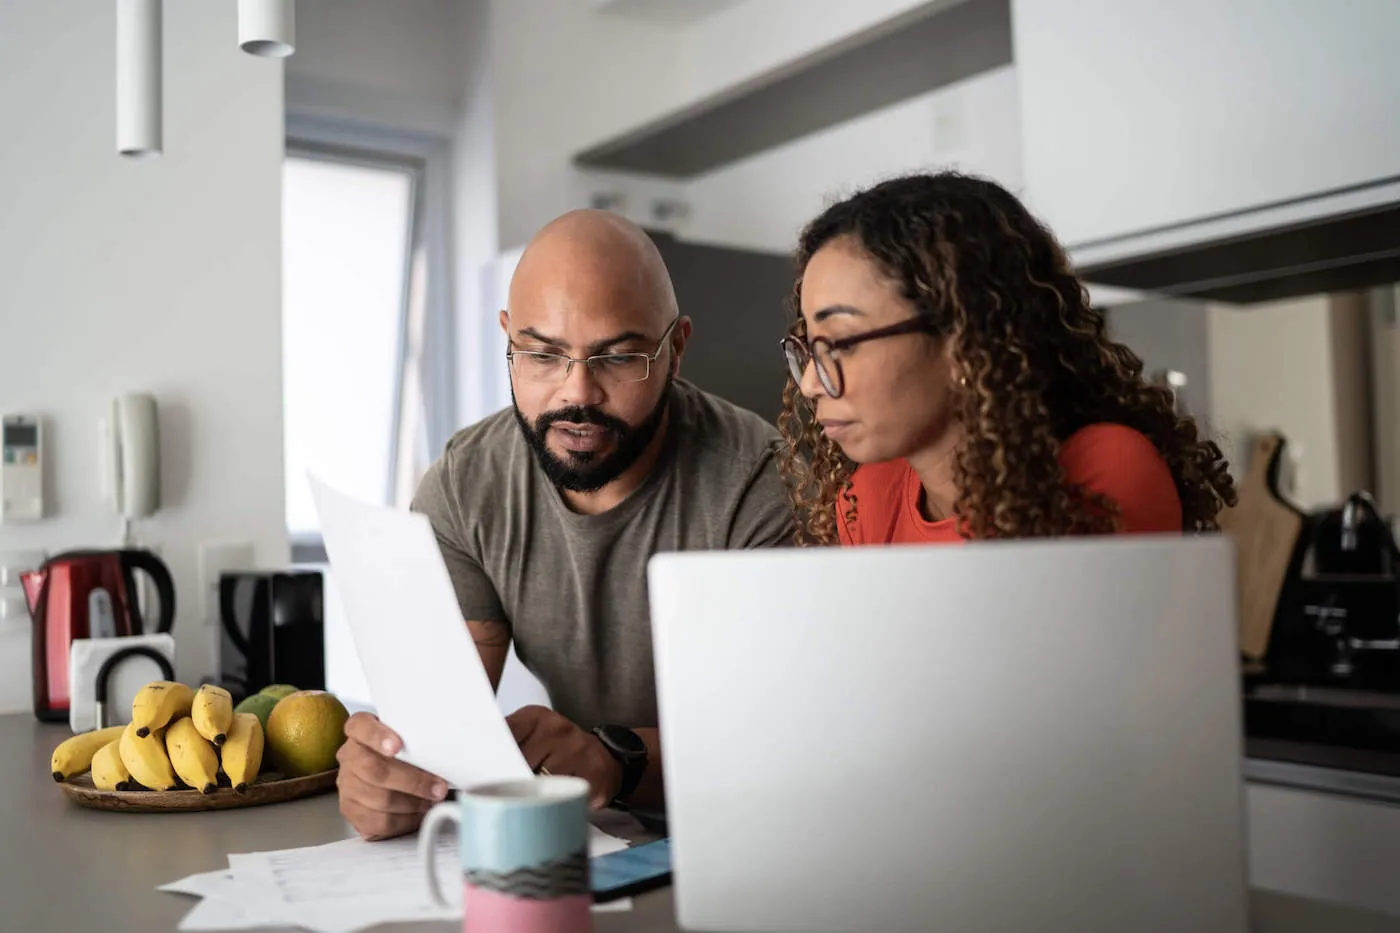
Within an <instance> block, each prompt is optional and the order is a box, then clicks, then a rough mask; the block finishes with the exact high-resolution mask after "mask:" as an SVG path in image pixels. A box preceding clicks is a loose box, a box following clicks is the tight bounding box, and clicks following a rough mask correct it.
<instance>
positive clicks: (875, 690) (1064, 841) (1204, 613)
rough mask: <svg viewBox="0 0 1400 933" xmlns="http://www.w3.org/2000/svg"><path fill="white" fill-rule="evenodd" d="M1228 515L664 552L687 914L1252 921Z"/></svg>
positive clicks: (830, 925) (703, 923)
mask: <svg viewBox="0 0 1400 933" xmlns="http://www.w3.org/2000/svg"><path fill="white" fill-rule="evenodd" d="M1233 567H1234V559H1233V550H1232V548H1231V547H1230V545H1229V543H1228V541H1227V540H1226V539H1224V538H1222V537H1218V536H1206V537H1199V538H1182V537H1178V536H1170V537H1134V538H1124V537H1120V538H1096V539H1078V540H1059V541H1036V542H1002V543H979V544H973V545H967V546H931V547H893V548H847V549H811V550H797V549H787V550H773V551H744V552H732V551H731V552H707V553H696V552H691V553H673V554H662V555H658V556H656V557H654V558H653V559H652V561H651V563H650V565H649V583H650V593H651V610H652V626H653V630H654V643H655V654H656V668H657V670H656V674H657V686H658V701H659V706H660V716H661V730H662V744H663V747H664V748H665V754H666V785H667V810H668V817H669V825H670V832H671V836H672V841H673V864H674V877H675V887H676V902H677V914H678V920H679V922H680V924H681V926H682V927H684V928H685V929H687V930H709V931H758V930H763V931H788V930H791V931H798V930H801V931H838V930H839V931H846V930H861V931H866V930H882V931H883V930H919V931H925V930H933V929H946V930H959V931H963V930H977V931H986V933H995V931H1008V933H1009V931H1018V933H1020V931H1025V930H1037V931H1060V930H1064V931H1074V933H1095V931H1104V933H1110V931H1111V933H1122V931H1124V930H1133V931H1135V933H1154V931H1163V933H1166V931H1172V933H1179V931H1182V930H1192V931H1194V933H1217V931H1218V933H1242V931H1244V930H1245V928H1246V926H1245V925H1246V906H1247V889H1246V881H1245V878H1246V866H1245V849H1244V835H1243V784H1242V778H1241V767H1242V762H1241V756H1242V739H1241V720H1240V688H1239V675H1238V661H1237V657H1238V655H1237V649H1236V644H1237V636H1236V621H1235V620H1236V612H1235V591H1234V569H1233Z"/></svg>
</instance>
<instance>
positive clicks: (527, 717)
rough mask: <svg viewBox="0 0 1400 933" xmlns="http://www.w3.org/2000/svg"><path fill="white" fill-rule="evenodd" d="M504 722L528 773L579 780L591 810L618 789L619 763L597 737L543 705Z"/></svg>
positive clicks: (603, 804)
mask: <svg viewBox="0 0 1400 933" xmlns="http://www.w3.org/2000/svg"><path fill="white" fill-rule="evenodd" d="M506 722H507V723H508V724H509V725H510V731H511V734H512V735H514V736H515V741H516V744H518V745H519V746H520V752H521V754H523V755H524V756H525V761H526V763H527V764H529V766H530V770H532V771H539V770H540V769H541V768H543V769H545V770H547V771H548V772H549V773H550V774H555V775H569V776H571V777H581V778H583V779H584V780H586V781H587V782H588V783H589V786H590V787H591V788H592V793H590V794H589V798H588V803H589V806H591V807H592V808H593V809H595V810H601V809H603V808H604V807H606V806H607V805H608V804H610V803H612V801H613V798H614V797H616V796H617V792H618V790H619V789H620V788H621V787H622V764H621V762H619V761H618V760H617V759H616V758H614V757H613V756H612V755H611V754H609V753H608V750H607V749H606V748H604V747H603V743H602V742H600V741H598V737H597V736H595V735H593V734H592V733H591V732H584V731H583V730H582V729H580V728H579V727H578V726H576V725H574V724H573V723H572V722H570V721H569V720H567V719H565V718H564V717H563V716H561V715H559V714H558V713H556V712H554V710H551V709H547V708H545V707H543V706H525V707H522V708H520V709H518V710H516V711H515V712H514V713H511V714H510V715H509V716H507V717H506Z"/></svg>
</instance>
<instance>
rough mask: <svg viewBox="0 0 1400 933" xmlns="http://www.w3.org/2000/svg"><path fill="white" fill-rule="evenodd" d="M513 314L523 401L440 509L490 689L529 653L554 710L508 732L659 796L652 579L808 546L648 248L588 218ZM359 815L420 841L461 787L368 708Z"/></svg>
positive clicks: (541, 270)
mask: <svg viewBox="0 0 1400 933" xmlns="http://www.w3.org/2000/svg"><path fill="white" fill-rule="evenodd" d="M508 304H509V307H508V309H507V310H505V311H502V312H501V315H500V321H501V329H502V330H503V331H504V332H505V336H506V344H507V357H508V359H509V360H510V374H511V394H512V398H513V399H514V405H513V406H512V408H511V409H509V410H506V411H502V412H499V413H497V414H495V415H492V416H491V417H489V418H486V419H485V420H484V421H481V422H479V423H478V424H475V425H472V426H471V427H469V428H466V429H464V430H462V431H460V432H458V433H457V434H456V435H455V436H454V437H453V438H452V439H451V440H450V441H449V442H448V444H447V449H446V451H445V452H444V453H443V455H442V456H441V458H440V459H439V460H438V461H437V462H436V463H434V464H433V466H432V467H431V468H430V469H429V471H428V473H427V475H426V476H425V477H424V478H423V481H422V483H421V484H420V486H419V488H418V494H417V496H416V497H415V499H414V502H413V508H414V509H415V510H416V511H419V512H422V513H423V514H425V515H427V516H428V518H429V519H430V520H431V522H432V525H433V529H434V531H435V532H436V534H437V539H438V545H439V547H440V548H441V550H442V554H443V557H444V559H445V560H446V563H447V568H448V572H449V573H450V575H451V577H452V583H453V585H454V587H455V588H456V592H457V601H458V603H459V604H460V606H461V610H462V616H463V618H465V619H466V620H467V621H466V624H467V628H468V629H469V630H470V632H471V634H472V637H473V639H474V640H475V641H476V645H477V649H478V650H479V652H480V654H481V660H482V663H483V665H484V666H485V668H486V672H487V674H488V675H489V676H490V678H491V683H492V685H493V686H495V685H498V684H499V683H500V678H501V672H502V670H503V668H504V667H505V662H506V655H507V653H508V652H509V649H510V646H511V644H512V643H513V644H514V645H515V649H516V652H517V653H518V654H519V656H520V658H521V660H522V661H523V662H524V663H525V666H526V667H528V668H529V669H530V670H531V671H532V672H534V674H535V675H536V676H537V677H538V678H539V679H540V681H541V682H542V683H543V684H544V686H545V688H546V689H547V690H548V691H549V696H550V702H551V703H552V705H553V709H552V710H551V709H546V708H543V707H538V706H532V707H526V708H524V709H522V710H520V711H518V712H516V713H514V714H513V715H511V716H509V717H508V722H509V724H510V727H511V731H512V732H513V733H514V735H515V738H516V741H517V742H518V743H519V744H520V748H521V751H522V752H523V754H524V756H525V759H526V761H527V762H528V763H529V764H530V767H531V768H534V769H536V770H539V771H548V772H549V773H550V774H567V775H575V776H578V777H582V778H585V779H587V780H588V782H589V784H590V786H591V787H592V801H591V802H592V805H593V806H594V807H595V808H601V807H604V806H608V805H610V804H613V803H626V804H631V805H634V806H639V807H644V808H657V807H659V806H660V805H661V802H662V780H661V775H662V762H661V748H660V744H659V742H658V738H657V729H656V725H657V714H656V685H655V680H654V674H653V669H652V645H651V627H650V616H649V612H648V606H647V591H646V576H645V574H646V564H647V560H648V558H650V557H651V555H652V554H654V553H657V552H658V551H677V550H699V549H711V550H713V549H724V548H753V547H770V546H775V545H784V544H787V543H789V541H790V536H791V532H792V518H791V513H790V511H789V508H788V505H787V500H786V498H785V496H784V493H783V489H782V484H781V480H780V479H779V476H778V473H777V469H776V466H775V463H774V450H775V446H776V444H777V442H778V436H777V433H776V432H775V431H774V429H773V427H772V426H771V425H769V424H767V423H766V422H764V421H763V420H762V419H761V418H759V417H758V416H757V415H755V414H753V413H751V412H748V411H745V410H743V409H740V408H738V407H736V406H734V405H731V404H730V403H728V402H725V401H723V400H722V399H719V398H716V397H715V396H712V395H709V394H707V393H705V392H702V391H700V390H699V389H697V388H696V387H695V386H693V385H691V384H689V383H687V382H685V381H683V380H681V379H680V378H679V374H680V369H681V360H682V358H683V357H684V355H685V346H686V341H687V340H689V339H690V334H691V322H690V320H689V318H686V317H683V316H681V314H680V313H679V309H678V308H677V306H676V295H675V292H674V291H673V289H672V285H671V279H670V276H669V274H668V273H667V271H666V268H665V265H664V264H663V263H662V260H661V256H660V254H659V253H657V251H656V247H655V245H654V244H653V243H652V241H651V239H650V238H649V237H647V235H646V234H645V233H644V232H643V231H642V230H641V229H639V228H638V227H636V226H634V225H632V224H630V223H628V222H627V221H626V220H624V219H622V218H620V217H618V216H616V215H614V214H610V213H606V212H601V211H578V212H574V213H571V214H566V215H564V216H563V217H561V218H559V219H558V220H556V221H554V222H553V223H551V224H550V225H549V226H548V227H546V228H545V229H544V230H542V231H540V233H539V234H538V235H537V236H536V237H535V239H534V240H532V241H531V243H530V244H529V246H528V247H527V248H526V250H525V253H524V255H523V256H522V257H521V259H520V264H519V266H517V268H516V271H515V276H514V278H513V279H512V281H511V286H510V295H509V298H508ZM346 734H347V736H348V741H347V742H346V743H345V745H344V746H343V747H342V748H341V753H340V762H341V771H340V779H339V785H340V807H341V812H342V813H343V814H344V815H345V817H346V819H348V820H349V821H350V823H351V825H352V826H354V827H355V829H356V830H357V831H358V832H360V833H361V834H362V835H364V836H365V837H367V838H385V837H389V836H395V835H399V834H402V833H406V832H412V831H414V830H415V829H416V828H417V827H418V825H419V823H420V822H421V820H422V817H423V814H424V813H425V812H426V811H427V809H428V808H429V807H431V806H432V805H433V804H434V803H436V802H437V801H439V800H441V799H443V797H444V796H445V794H446V792H447V787H446V784H445V783H444V782H443V781H441V780H439V779H438V778H436V777H434V776H433V775H431V774H427V773H425V772H423V771H420V770H418V769H417V768H414V767H412V766H411V765H408V764H406V763H404V762H402V761H398V760H396V759H394V758H393V757H392V756H393V755H394V754H396V753H397V752H398V750H399V749H400V748H401V745H402V743H401V741H400V739H399V737H398V736H397V735H395V734H394V733H393V732H392V731H390V730H389V729H388V727H386V726H385V725H384V724H382V723H380V722H379V721H378V720H376V719H375V718H374V717H372V716H369V715H366V714H359V715H356V716H354V717H352V718H351V720H350V722H349V723H348V724H347V726H346Z"/></svg>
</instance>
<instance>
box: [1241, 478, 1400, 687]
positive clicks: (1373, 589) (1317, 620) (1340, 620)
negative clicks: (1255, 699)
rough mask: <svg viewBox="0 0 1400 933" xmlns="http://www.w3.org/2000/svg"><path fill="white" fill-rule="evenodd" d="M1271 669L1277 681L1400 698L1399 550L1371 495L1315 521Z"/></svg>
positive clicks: (1288, 581) (1288, 594)
mask: <svg viewBox="0 0 1400 933" xmlns="http://www.w3.org/2000/svg"><path fill="white" fill-rule="evenodd" d="M1265 663H1266V667H1267V670H1268V675H1269V679H1270V680H1272V681H1276V682H1277V681H1288V682H1292V683H1295V684H1313V685H1317V686H1345V687H1354V688H1361V689H1367V690H1382V691H1394V692H1397V693H1400V549H1397V547H1396V543H1395V538H1394V535H1393V533H1392V531H1391V528H1390V524H1389V522H1387V521H1386V519H1385V518H1384V517H1383V516H1382V515H1381V514H1380V512H1379V511H1378V510H1377V508H1376V505H1375V502H1374V501H1373V500H1372V498H1371V496H1370V495H1368V494H1367V493H1365V492H1357V493H1354V494H1352V495H1351V496H1349V497H1348V498H1347V500H1346V501H1345V502H1344V503H1343V504H1342V506H1341V507H1340V508H1337V509H1331V510H1328V511H1324V512H1319V513H1315V514H1313V515H1310V516H1308V518H1307V520H1306V522H1305V524H1304V527H1303V531H1302V534H1300V535H1299V539H1298V544H1297V545H1296V546H1295V548H1294V553H1293V557H1292V560H1291V562H1290V565H1289V569H1288V575H1287V576H1286V577H1285V579H1284V585H1283V588H1282V590H1281V591H1280V593H1279V601H1278V609H1277V613H1276V615H1275V619H1274V627H1273V632H1272V635H1271V637H1270V639H1269V649H1268V654H1267V656H1266V659H1265Z"/></svg>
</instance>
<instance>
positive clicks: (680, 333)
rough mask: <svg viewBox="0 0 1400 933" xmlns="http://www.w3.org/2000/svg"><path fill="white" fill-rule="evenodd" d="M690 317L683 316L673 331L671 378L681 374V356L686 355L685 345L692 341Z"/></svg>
mask: <svg viewBox="0 0 1400 933" xmlns="http://www.w3.org/2000/svg"><path fill="white" fill-rule="evenodd" d="M690 329H691V325H690V318H688V317H683V318H681V319H680V320H679V321H677V322H676V329H675V330H673V331H671V378H673V379H674V378H676V377H677V376H679V375H680V374H681V358H682V357H684V356H685V345H686V344H687V343H689V342H690Z"/></svg>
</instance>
